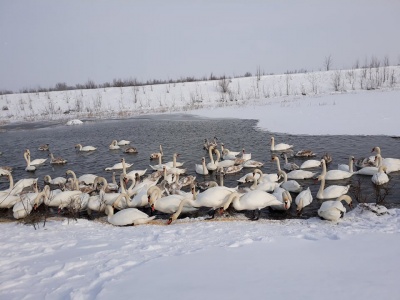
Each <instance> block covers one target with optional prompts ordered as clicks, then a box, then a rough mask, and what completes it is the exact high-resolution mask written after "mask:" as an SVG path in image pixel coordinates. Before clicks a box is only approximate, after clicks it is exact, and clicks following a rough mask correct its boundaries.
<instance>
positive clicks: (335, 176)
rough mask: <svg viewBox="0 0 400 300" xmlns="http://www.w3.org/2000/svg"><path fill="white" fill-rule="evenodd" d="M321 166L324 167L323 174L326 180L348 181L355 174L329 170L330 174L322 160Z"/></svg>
mask: <svg viewBox="0 0 400 300" xmlns="http://www.w3.org/2000/svg"><path fill="white" fill-rule="evenodd" d="M321 165H322V173H321V174H323V175H324V178H325V180H341V179H347V178H350V177H351V176H353V174H354V172H353V173H350V172H346V171H342V170H329V171H328V172H327V171H326V163H325V160H324V159H321Z"/></svg>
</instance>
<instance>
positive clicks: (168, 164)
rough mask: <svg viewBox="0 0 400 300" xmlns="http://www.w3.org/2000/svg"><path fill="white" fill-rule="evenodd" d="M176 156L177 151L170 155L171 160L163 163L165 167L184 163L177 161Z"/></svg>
mask: <svg viewBox="0 0 400 300" xmlns="http://www.w3.org/2000/svg"><path fill="white" fill-rule="evenodd" d="M178 156H179V154H178V153H174V154H173V155H172V161H169V162H166V163H165V164H164V165H165V166H166V167H167V168H177V167H182V166H183V164H184V162H177V161H176V158H177V157H178Z"/></svg>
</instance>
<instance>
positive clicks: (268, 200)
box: [220, 190, 289, 220]
mask: <svg viewBox="0 0 400 300" xmlns="http://www.w3.org/2000/svg"><path fill="white" fill-rule="evenodd" d="M283 198H284V200H283V201H284V205H288V202H289V200H288V199H287V197H286V195H284V196H283ZM231 203H232V206H233V208H234V209H236V210H238V211H241V210H252V211H254V216H253V218H251V220H258V219H259V218H260V210H261V209H263V208H265V207H269V206H273V205H280V204H281V201H279V200H278V199H277V198H276V197H275V196H274V195H271V194H268V193H266V192H263V191H259V190H254V191H251V192H248V193H246V194H243V195H240V194H238V193H232V194H231V195H229V197H228V199H227V201H226V202H225V203H224V205H223V207H222V208H221V210H220V213H221V212H222V211H223V210H226V209H228V207H229V205H230V204H231ZM256 212H257V216H256Z"/></svg>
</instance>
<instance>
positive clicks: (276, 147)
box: [271, 136, 293, 151]
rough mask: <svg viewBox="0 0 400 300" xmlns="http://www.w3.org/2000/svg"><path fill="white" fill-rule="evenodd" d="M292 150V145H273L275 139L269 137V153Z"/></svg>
mask: <svg viewBox="0 0 400 300" xmlns="http://www.w3.org/2000/svg"><path fill="white" fill-rule="evenodd" d="M291 148H293V145H289V144H284V143H280V144H277V145H275V139H274V137H273V136H271V151H286V150H289V149H291Z"/></svg>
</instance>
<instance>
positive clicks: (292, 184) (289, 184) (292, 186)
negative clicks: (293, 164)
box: [279, 171, 303, 193]
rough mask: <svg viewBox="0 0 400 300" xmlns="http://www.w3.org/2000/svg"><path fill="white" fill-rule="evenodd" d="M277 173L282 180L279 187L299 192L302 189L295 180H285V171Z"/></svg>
mask: <svg viewBox="0 0 400 300" xmlns="http://www.w3.org/2000/svg"><path fill="white" fill-rule="evenodd" d="M279 175H281V176H282V177H283V182H282V183H281V185H280V187H281V188H283V189H285V190H287V191H289V192H293V193H300V192H301V191H302V190H303V187H302V186H301V185H300V184H299V183H298V182H297V181H295V180H289V181H288V180H287V174H286V172H285V171H281V172H279Z"/></svg>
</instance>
